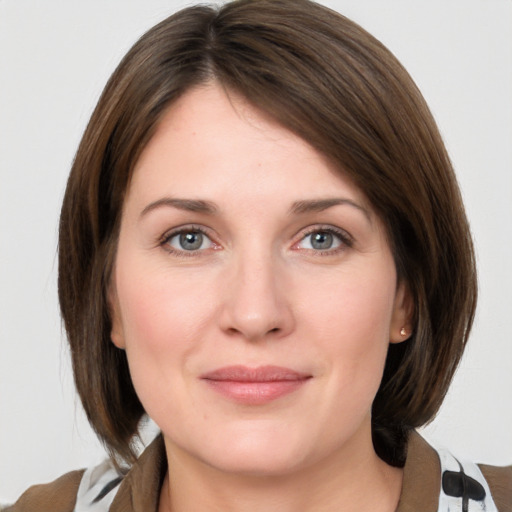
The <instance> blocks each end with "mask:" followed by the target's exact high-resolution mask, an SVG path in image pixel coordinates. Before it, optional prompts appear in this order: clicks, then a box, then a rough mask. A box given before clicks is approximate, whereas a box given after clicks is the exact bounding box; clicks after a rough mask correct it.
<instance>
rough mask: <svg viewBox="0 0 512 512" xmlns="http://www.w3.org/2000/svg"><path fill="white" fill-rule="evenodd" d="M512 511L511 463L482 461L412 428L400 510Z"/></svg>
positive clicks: (442, 511) (401, 511) (432, 511)
mask: <svg viewBox="0 0 512 512" xmlns="http://www.w3.org/2000/svg"><path fill="white" fill-rule="evenodd" d="M417 510H422V511H425V512H445V511H448V510H465V511H468V512H472V511H474V510H475V511H481V510H485V511H487V512H512V466H507V467H496V466H487V465H479V464H475V463H473V462H470V461H467V460H464V459H462V458H459V457H456V456H454V455H453V454H452V453H451V452H449V451H448V450H445V449H442V448H434V447H432V446H431V445H430V444H428V443H427V442H426V441H425V440H424V439H423V438H422V437H421V436H420V435H419V434H418V433H416V432H413V433H412V434H411V437H410V439H409V443H408V453H407V460H406V463H405V468H404V481H403V488H402V496H401V499H400V503H399V508H398V512H413V511H417Z"/></svg>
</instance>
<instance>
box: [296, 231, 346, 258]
mask: <svg viewBox="0 0 512 512" xmlns="http://www.w3.org/2000/svg"><path fill="white" fill-rule="evenodd" d="M350 245H351V240H350V237H349V236H348V235H347V234H345V233H342V232H338V231H337V230H334V229H332V228H329V229H315V230H314V231H310V232H309V233H306V234H305V235H304V237H303V238H302V239H301V240H300V241H299V242H298V243H297V244H296V245H295V247H296V248H297V249H306V250H310V251H317V252H330V253H333V252H336V251H337V250H339V249H342V248H344V247H348V246H350Z"/></svg>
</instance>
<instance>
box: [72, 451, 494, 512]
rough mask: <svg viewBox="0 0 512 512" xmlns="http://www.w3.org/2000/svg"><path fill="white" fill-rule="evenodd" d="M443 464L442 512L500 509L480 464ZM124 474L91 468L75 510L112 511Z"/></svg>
mask: <svg viewBox="0 0 512 512" xmlns="http://www.w3.org/2000/svg"><path fill="white" fill-rule="evenodd" d="M436 451H437V454H438V456H439V460H440V463H441V492H440V495H439V508H438V512H482V511H484V512H498V509H497V507H496V505H495V504H494V501H493V499H492V496H491V491H490V489H489V485H488V484H487V482H486V480H485V478H484V476H483V475H482V472H481V471H480V469H479V468H478V466H477V465H476V464H474V463H472V462H465V461H464V462H460V461H459V460H457V459H456V458H455V457H454V456H453V455H452V454H451V453H450V452H448V451H447V450H436ZM122 480H123V474H122V473H119V472H118V471H117V470H116V468H115V467H114V466H113V464H112V463H111V462H109V461H105V462H103V463H102V464H100V465H99V466H96V467H94V468H90V469H87V470H86V471H85V473H84V475H83V477H82V480H81V483H80V487H79V489H78V494H77V501H76V505H75V509H74V512H108V510H109V508H110V505H111V504H112V502H113V500H114V498H115V495H116V493H117V491H118V490H119V486H120V484H121V482H122Z"/></svg>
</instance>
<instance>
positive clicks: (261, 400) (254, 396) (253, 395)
mask: <svg viewBox="0 0 512 512" xmlns="http://www.w3.org/2000/svg"><path fill="white" fill-rule="evenodd" d="M307 381H308V379H297V380H278V381H268V382H245V381H244V382H239V381H232V380H209V379H205V382H206V383H207V384H208V385H209V386H210V387H212V388H213V389H214V390H215V391H217V392H218V393H220V394H221V395H223V396H225V397H227V398H229V399H230V400H233V401H235V402H237V403H241V404H247V405H263V404H267V403H269V402H272V401H274V400H277V399H278V398H281V397H283V396H285V395H289V394H290V393H293V392H294V391H297V390H299V389H300V388H301V387H302V386H303V385H304V384H305V383H306V382H307Z"/></svg>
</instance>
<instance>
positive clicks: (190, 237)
mask: <svg viewBox="0 0 512 512" xmlns="http://www.w3.org/2000/svg"><path fill="white" fill-rule="evenodd" d="M202 243H203V235H202V234H201V233H197V232H192V233H182V234H181V235H180V245H181V247H183V249H185V250H186V251H194V250H195V249H199V248H200V247H201V245H202Z"/></svg>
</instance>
